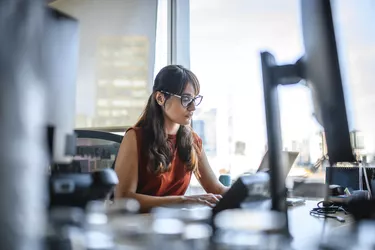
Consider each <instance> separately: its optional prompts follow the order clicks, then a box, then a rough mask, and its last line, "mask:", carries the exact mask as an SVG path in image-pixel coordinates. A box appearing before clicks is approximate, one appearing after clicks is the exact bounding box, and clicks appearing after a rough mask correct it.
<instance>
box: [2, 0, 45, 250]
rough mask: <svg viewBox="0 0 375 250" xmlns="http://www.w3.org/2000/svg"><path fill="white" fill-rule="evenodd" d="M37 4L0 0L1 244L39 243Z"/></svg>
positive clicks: (41, 87)
mask: <svg viewBox="0 0 375 250" xmlns="http://www.w3.org/2000/svg"><path fill="white" fill-rule="evenodd" d="M43 4H44V2H43V1H41V0H12V1H9V0H1V1H0V36H1V40H0V117H1V122H0V138H1V140H0V157H1V159H2V164H1V170H0V179H1V180H0V182H1V184H2V186H1V189H0V198H1V200H2V205H1V207H0V228H1V229H0V238H1V239H2V243H1V249H12V250H21V249H41V244H42V242H41V237H42V236H43V235H42V234H43V232H44V228H45V222H46V219H45V201H46V200H45V198H46V196H45V174H44V173H45V169H46V166H47V164H48V163H47V157H46V156H47V154H46V150H45V141H44V139H45V117H44V114H45V107H46V98H45V82H44V81H43V70H42V67H41V65H42V63H41V50H42V44H41V41H40V40H41V37H43V22H44V7H43Z"/></svg>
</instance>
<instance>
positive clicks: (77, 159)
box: [51, 130, 123, 173]
mask: <svg viewBox="0 0 375 250" xmlns="http://www.w3.org/2000/svg"><path fill="white" fill-rule="evenodd" d="M75 133H76V136H77V141H76V145H77V150H76V154H75V156H74V158H73V162H72V163H71V164H70V165H69V166H66V165H64V166H61V165H54V166H53V168H52V170H51V171H52V172H69V173H72V172H73V173H88V172H94V171H97V170H101V169H105V168H114V165H115V160H116V155H117V152H118V149H119V147H120V144H121V141H122V138H123V136H122V135H117V134H112V133H109V132H103V131H94V130H75Z"/></svg>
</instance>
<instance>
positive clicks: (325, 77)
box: [301, 0, 355, 165]
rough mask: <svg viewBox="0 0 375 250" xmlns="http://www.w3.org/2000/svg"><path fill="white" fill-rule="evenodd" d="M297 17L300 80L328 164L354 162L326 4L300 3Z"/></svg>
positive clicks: (319, 0) (307, 0) (304, 0)
mask: <svg viewBox="0 0 375 250" xmlns="http://www.w3.org/2000/svg"><path fill="white" fill-rule="evenodd" d="M301 17H302V31H303V42H304V46H305V55H304V56H303V57H302V60H301V62H302V77H303V78H305V79H306V83H307V85H308V87H309V88H310V90H311V94H312V99H313V104H314V111H315V117H316V119H317V121H318V122H319V123H320V124H321V125H322V126H323V127H324V132H325V137H326V143H327V149H328V156H329V161H330V163H331V165H333V164H335V163H337V162H354V161H355V158H354V156H353V150H352V147H351V143H350V135H349V126H348V120H347V113H346V108H345V99H344V91H343V86H342V81H341V74H340V65H339V59H338V53H337V46H336V39H335V31H334V26H333V20H332V11H331V4H330V1H326V0H314V1H311V0H302V1H301Z"/></svg>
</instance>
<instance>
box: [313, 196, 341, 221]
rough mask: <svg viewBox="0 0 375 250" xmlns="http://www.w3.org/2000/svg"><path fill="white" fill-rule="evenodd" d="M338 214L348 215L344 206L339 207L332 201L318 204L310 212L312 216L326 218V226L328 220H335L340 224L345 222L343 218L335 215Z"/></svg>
mask: <svg viewBox="0 0 375 250" xmlns="http://www.w3.org/2000/svg"><path fill="white" fill-rule="evenodd" d="M338 212H344V213H345V214H348V212H347V211H346V210H345V209H344V208H343V207H342V206H337V205H335V204H334V203H333V202H330V201H319V202H318V203H317V204H316V207H315V208H313V209H311V210H310V215H311V216H314V217H318V218H324V224H325V221H326V219H335V220H337V221H339V222H345V219H344V218H343V217H341V216H336V215H334V214H336V213H338ZM323 226H325V225H323Z"/></svg>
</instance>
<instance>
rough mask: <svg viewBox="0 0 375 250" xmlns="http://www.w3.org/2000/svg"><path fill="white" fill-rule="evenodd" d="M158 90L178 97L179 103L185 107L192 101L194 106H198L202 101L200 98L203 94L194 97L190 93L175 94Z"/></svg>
mask: <svg viewBox="0 0 375 250" xmlns="http://www.w3.org/2000/svg"><path fill="white" fill-rule="evenodd" d="M160 92H161V93H164V94H167V95H171V96H175V97H178V98H180V100H181V105H182V106H183V107H185V108H187V107H189V106H190V105H191V104H192V103H193V102H194V105H195V106H198V105H199V104H200V103H201V102H202V99H203V96H201V95H197V96H196V97H191V96H190V95H176V94H172V93H169V92H167V91H160Z"/></svg>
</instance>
